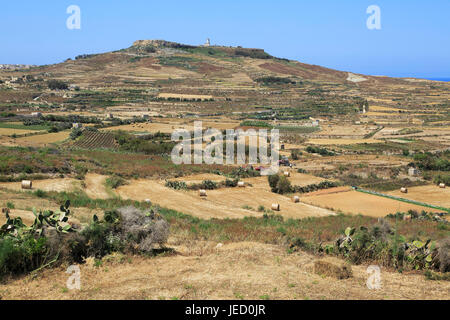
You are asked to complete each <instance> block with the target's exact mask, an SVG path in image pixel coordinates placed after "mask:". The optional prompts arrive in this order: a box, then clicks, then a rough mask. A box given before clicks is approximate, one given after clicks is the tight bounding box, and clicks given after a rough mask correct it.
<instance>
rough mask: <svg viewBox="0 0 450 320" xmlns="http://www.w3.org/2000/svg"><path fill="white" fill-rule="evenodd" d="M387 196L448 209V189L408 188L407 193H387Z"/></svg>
mask: <svg viewBox="0 0 450 320" xmlns="http://www.w3.org/2000/svg"><path fill="white" fill-rule="evenodd" d="M388 194H390V195H393V196H397V197H402V198H405V199H410V200H415V201H420V202H424V203H428V204H432V205H435V206H440V207H445V208H450V188H448V187H446V188H445V189H442V188H439V187H438V186H437V185H426V186H418V187H411V188H408V193H401V192H400V191H399V190H396V191H391V192H388Z"/></svg>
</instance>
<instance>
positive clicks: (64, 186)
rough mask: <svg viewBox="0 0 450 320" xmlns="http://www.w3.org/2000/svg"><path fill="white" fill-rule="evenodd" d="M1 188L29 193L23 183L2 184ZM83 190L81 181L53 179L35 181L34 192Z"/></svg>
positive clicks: (0, 183)
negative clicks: (23, 187)
mask: <svg viewBox="0 0 450 320" xmlns="http://www.w3.org/2000/svg"><path fill="white" fill-rule="evenodd" d="M0 188H6V189H9V190H15V191H29V190H24V189H22V186H21V182H20V181H19V182H0ZM79 188H81V181H80V180H76V179H72V178H53V179H43V180H34V181H33V185H32V190H38V189H40V190H43V191H57V192H62V191H74V190H76V189H79Z"/></svg>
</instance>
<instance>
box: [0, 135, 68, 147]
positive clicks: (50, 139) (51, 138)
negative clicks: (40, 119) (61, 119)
mask: <svg viewBox="0 0 450 320" xmlns="http://www.w3.org/2000/svg"><path fill="white" fill-rule="evenodd" d="M34 132H35V131H34ZM69 135H70V131H61V132H55V133H45V134H37V135H32V136H28V137H21V138H16V139H11V138H10V139H6V140H3V141H2V140H0V141H1V143H2V144H3V145H7V146H24V147H45V146H49V145H51V144H54V143H59V142H63V141H64V140H66V139H68V138H69Z"/></svg>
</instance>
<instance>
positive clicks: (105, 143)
mask: <svg viewBox="0 0 450 320" xmlns="http://www.w3.org/2000/svg"><path fill="white" fill-rule="evenodd" d="M73 145H74V146H75V147H78V148H83V149H117V148H118V147H119V144H118V143H117V142H116V140H115V138H114V135H113V134H111V133H108V132H98V131H89V130H85V131H84V132H83V134H82V136H81V138H79V139H77V141H76V142H75V143H74V144H73Z"/></svg>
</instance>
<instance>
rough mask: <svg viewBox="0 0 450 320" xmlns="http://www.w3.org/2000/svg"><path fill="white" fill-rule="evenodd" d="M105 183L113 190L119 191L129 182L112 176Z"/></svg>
mask: <svg viewBox="0 0 450 320" xmlns="http://www.w3.org/2000/svg"><path fill="white" fill-rule="evenodd" d="M105 183H106V185H107V186H108V187H110V188H112V189H117V188H118V187H120V186H123V185H126V184H127V181H126V180H125V179H124V178H122V177H119V176H112V177H108V178H107V179H106V180H105Z"/></svg>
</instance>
